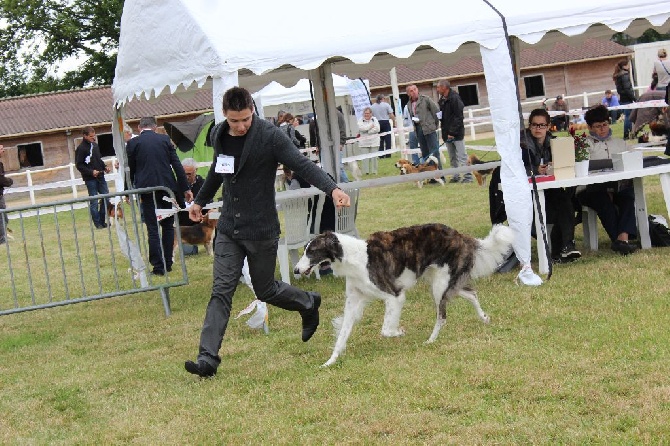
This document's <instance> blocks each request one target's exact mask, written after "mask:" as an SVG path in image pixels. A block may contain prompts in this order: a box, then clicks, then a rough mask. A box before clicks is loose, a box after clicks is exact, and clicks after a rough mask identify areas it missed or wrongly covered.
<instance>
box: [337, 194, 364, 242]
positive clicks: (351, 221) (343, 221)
mask: <svg viewBox="0 0 670 446" xmlns="http://www.w3.org/2000/svg"><path fill="white" fill-rule="evenodd" d="M344 192H346V193H347V195H349V198H350V199H351V206H350V207H343V208H340V209H339V210H338V211H336V215H335V232H339V233H340V234H349V235H353V236H354V237H358V229H356V215H357V214H358V196H359V193H360V190H359V189H347V190H345V191H344Z"/></svg>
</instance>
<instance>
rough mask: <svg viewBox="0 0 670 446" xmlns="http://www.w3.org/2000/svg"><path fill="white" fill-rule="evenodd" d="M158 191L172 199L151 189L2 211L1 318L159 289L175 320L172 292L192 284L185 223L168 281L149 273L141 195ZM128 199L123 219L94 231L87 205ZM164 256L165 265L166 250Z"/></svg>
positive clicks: (112, 220)
mask: <svg viewBox="0 0 670 446" xmlns="http://www.w3.org/2000/svg"><path fill="white" fill-rule="evenodd" d="M158 191H161V192H166V193H167V194H169V195H170V197H172V198H174V195H173V194H172V192H171V191H169V190H168V189H166V188H163V187H152V188H146V189H135V190H130V191H125V192H117V193H111V194H106V195H98V196H95V197H86V198H84V197H81V198H78V199H71V200H64V201H59V202H53V203H49V204H41V205H28V206H22V207H14V208H10V209H0V218H5V219H6V220H5V221H7V219H8V225H7V227H8V228H9V229H10V231H8V233H7V242H6V243H4V244H2V245H0V253H4V254H5V255H2V254H0V283H2V284H3V290H2V292H0V315H5V314H11V313H18V312H23V311H30V310H37V309H42V308H50V307H56V306H62V305H68V304H72V303H78V302H88V301H93V300H98V299H105V298H108V297H116V296H124V295H127V294H133V293H140V292H146V291H154V290H158V291H159V292H160V295H161V298H162V300H163V307H164V309H165V314H166V316H169V315H170V313H171V310H170V298H169V288H170V287H174V286H179V285H186V284H187V283H188V277H187V275H186V265H185V263H184V256H183V250H182V249H181V248H182V247H181V237H180V233H179V225H178V223H177V224H176V228H175V239H176V240H178V243H179V250H178V253H179V254H178V255H177V256H176V258H175V262H174V267H175V268H174V269H173V271H172V272H171V273H167V274H165V275H164V276H154V275H151V274H150V272H151V265H150V264H149V262H148V258H149V253H148V240H147V235H146V230H145V228H144V226H145V225H144V224H143V223H142V218H141V215H140V214H141V212H140V208H139V206H138V203H139V202H138V199H139V198H136V197H139V195H137V194H140V193H142V194H151V196H153V197H154V200H155V197H156V192H158ZM125 196H128V197H131V199H130V200H128V201H127V202H125V203H123V204H122V206H121V208H122V211H123V215H122V216H121V215H119V216H118V218H112V217H109V218H108V222H109V223H108V225H107V227H106V228H101V229H98V228H96V227H95V225H94V224H93V222H92V220H91V216H90V213H89V209H88V205H89V204H90V203H91V202H97V201H98V200H99V199H107V200H110V201H111V202H114V201H119V202H121V201H122V200H121V198H122V197H125ZM82 203H85V204H86V206H85V207H84V208H83V209H82V208H81V204H82ZM107 215H109V213H107ZM146 217H147V218H156V217H155V216H151V217H149V216H146ZM175 220H178V219H177V218H175ZM161 252H162V253H163V250H162V248H161ZM162 257H163V261H165V255H164V253H163V255H162ZM178 266H181V268H179V267H178ZM147 267H148V268H147ZM7 284H9V287H7Z"/></svg>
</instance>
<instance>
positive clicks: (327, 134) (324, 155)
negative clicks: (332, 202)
mask: <svg viewBox="0 0 670 446" xmlns="http://www.w3.org/2000/svg"><path fill="white" fill-rule="evenodd" d="M309 78H310V80H311V81H312V84H313V85H314V103H315V109H316V116H317V118H318V123H319V125H318V129H319V142H320V144H321V146H320V147H319V155H320V158H321V167H322V168H323V170H325V171H326V172H327V173H329V174H330V175H332V177H333V178H335V180H336V181H337V182H339V181H340V169H339V166H340V144H341V143H340V130H339V125H338V123H337V111H336V109H335V89H334V87H333V72H332V68H331V66H330V65H321V66H320V67H319V68H317V69H315V70H309Z"/></svg>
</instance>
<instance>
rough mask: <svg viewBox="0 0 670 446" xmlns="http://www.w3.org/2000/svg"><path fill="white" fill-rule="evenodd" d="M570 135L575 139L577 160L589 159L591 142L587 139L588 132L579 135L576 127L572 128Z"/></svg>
mask: <svg viewBox="0 0 670 446" xmlns="http://www.w3.org/2000/svg"><path fill="white" fill-rule="evenodd" d="M570 135H572V138H573V139H574V140H575V162H578V161H587V160H588V159H589V144H588V142H587V140H586V133H582V134H581V135H577V134H576V132H575V129H574V128H571V129H570Z"/></svg>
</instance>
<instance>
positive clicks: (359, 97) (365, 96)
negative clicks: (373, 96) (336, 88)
mask: <svg viewBox="0 0 670 446" xmlns="http://www.w3.org/2000/svg"><path fill="white" fill-rule="evenodd" d="M348 87H349V95H350V96H351V105H353V107H354V112H355V113H356V119H357V120H360V119H362V118H363V110H364V109H365V107H369V106H370V105H371V103H370V93H369V92H368V89H367V87H366V86H365V83H363V80H361V79H351V80H349V84H348Z"/></svg>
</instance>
